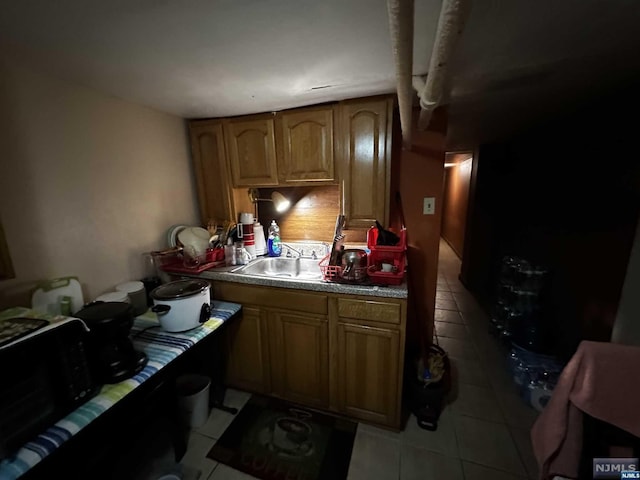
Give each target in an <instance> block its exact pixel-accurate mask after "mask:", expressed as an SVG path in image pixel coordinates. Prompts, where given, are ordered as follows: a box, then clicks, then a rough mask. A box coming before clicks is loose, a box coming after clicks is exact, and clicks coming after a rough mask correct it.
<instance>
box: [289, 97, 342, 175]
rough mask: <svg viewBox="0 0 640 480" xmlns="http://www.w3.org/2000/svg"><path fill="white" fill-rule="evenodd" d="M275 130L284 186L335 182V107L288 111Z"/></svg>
mask: <svg viewBox="0 0 640 480" xmlns="http://www.w3.org/2000/svg"><path fill="white" fill-rule="evenodd" d="M276 126H277V129H278V137H277V139H278V142H277V143H278V156H279V163H278V173H279V176H280V183H281V184H285V185H286V184H292V185H295V184H300V183H303V184H304V183H309V182H331V181H333V180H335V176H334V169H333V107H325V108H311V109H301V110H294V111H285V112H282V113H280V114H278V116H277V120H276Z"/></svg>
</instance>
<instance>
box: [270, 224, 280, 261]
mask: <svg viewBox="0 0 640 480" xmlns="http://www.w3.org/2000/svg"><path fill="white" fill-rule="evenodd" d="M267 251H268V253H269V256H270V257H279V256H280V254H281V253H282V245H280V227H279V226H278V224H277V223H276V221H275V220H271V225H269V238H268V240H267Z"/></svg>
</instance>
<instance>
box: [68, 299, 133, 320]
mask: <svg viewBox="0 0 640 480" xmlns="http://www.w3.org/2000/svg"><path fill="white" fill-rule="evenodd" d="M74 316H76V317H78V318H80V319H82V320H84V321H86V322H88V323H90V324H102V323H108V322H111V321H112V320H127V319H129V318H133V307H132V306H131V305H130V304H128V303H125V302H96V303H90V304H89V305H87V306H85V307H84V308H82V309H81V310H79V311H78V312H76V313H75V315H74Z"/></svg>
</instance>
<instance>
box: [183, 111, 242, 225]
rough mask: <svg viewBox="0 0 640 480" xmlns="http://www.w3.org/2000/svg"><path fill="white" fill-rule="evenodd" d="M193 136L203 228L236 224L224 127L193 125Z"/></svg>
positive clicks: (202, 123) (206, 123) (190, 129)
mask: <svg viewBox="0 0 640 480" xmlns="http://www.w3.org/2000/svg"><path fill="white" fill-rule="evenodd" d="M189 134H190V138H191V153H192V156H193V162H194V170H195V176H196V185H197V189H198V201H199V204H200V218H201V219H202V224H203V225H207V224H208V223H209V222H210V221H217V222H219V223H220V222H222V221H223V220H233V218H234V216H233V211H232V208H233V207H232V200H231V190H230V185H229V171H228V164H227V155H226V150H225V145H224V136H223V133H222V124H221V123H220V122H210V121H209V122H197V121H196V122H191V123H190V124H189Z"/></svg>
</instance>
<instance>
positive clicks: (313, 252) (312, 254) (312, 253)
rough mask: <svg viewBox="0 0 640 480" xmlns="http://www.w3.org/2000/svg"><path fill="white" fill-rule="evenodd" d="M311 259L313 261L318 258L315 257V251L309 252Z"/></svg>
mask: <svg viewBox="0 0 640 480" xmlns="http://www.w3.org/2000/svg"><path fill="white" fill-rule="evenodd" d="M311 258H312V259H314V260H317V259H318V256H317V255H316V251H315V250H312V251H311Z"/></svg>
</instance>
